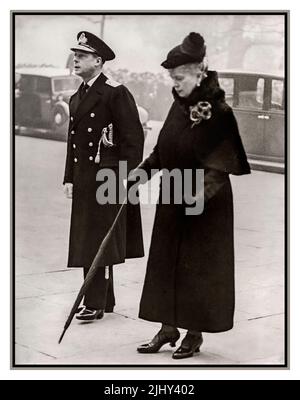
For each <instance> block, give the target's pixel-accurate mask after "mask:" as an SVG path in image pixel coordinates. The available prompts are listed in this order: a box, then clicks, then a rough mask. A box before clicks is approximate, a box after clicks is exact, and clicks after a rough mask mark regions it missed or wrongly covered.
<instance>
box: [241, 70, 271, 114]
mask: <svg viewBox="0 0 300 400" xmlns="http://www.w3.org/2000/svg"><path fill="white" fill-rule="evenodd" d="M264 87H265V79H264V78H258V77H256V76H245V77H242V78H241V80H240V82H239V93H238V106H239V107H241V108H249V109H257V110H261V109H262V108H263V98H264Z"/></svg>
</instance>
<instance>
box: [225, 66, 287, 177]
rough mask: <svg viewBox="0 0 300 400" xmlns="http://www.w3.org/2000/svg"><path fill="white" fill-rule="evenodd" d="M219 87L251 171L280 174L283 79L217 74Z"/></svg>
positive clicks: (282, 168) (236, 73)
mask: <svg viewBox="0 0 300 400" xmlns="http://www.w3.org/2000/svg"><path fill="white" fill-rule="evenodd" d="M218 75H219V82H220V86H221V87H222V88H223V89H224V90H225V92H226V101H227V103H228V104H229V105H230V106H231V107H232V108H233V110H234V113H235V116H236V118H237V121H238V125H239V129H240V133H241V137H242V140H243V143H244V146H245V149H246V152H247V155H248V157H249V161H250V164H251V167H252V168H253V169H261V170H267V171H274V172H284V157H285V143H286V132H285V90H284V89H285V85H284V78H283V76H278V75H271V74H264V73H257V72H255V73H254V72H241V71H232V70H231V71H221V72H219V74H218Z"/></svg>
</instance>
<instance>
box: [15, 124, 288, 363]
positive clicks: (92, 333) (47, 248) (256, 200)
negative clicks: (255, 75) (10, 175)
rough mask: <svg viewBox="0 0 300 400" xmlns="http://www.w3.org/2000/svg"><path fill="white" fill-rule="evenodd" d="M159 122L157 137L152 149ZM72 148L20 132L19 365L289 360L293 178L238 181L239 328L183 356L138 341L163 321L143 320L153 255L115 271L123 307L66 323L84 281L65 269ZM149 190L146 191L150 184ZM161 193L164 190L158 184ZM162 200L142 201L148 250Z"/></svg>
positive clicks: (255, 176) (256, 176)
mask: <svg viewBox="0 0 300 400" xmlns="http://www.w3.org/2000/svg"><path fill="white" fill-rule="evenodd" d="M156 136H157V127H156V125H154V128H153V131H152V132H150V133H149V134H148V137H147V141H146V148H145V153H146V154H148V153H149V151H150V149H151V148H152V146H153V144H154V143H155V139H156ZM65 146H66V144H65V143H61V142H55V141H48V140H41V139H35V138H29V137H19V136H18V137H16V205H15V207H16V252H15V253H16V254H15V256H16V257H15V261H16V264H15V265H16V278H15V282H16V313H15V316H16V347H15V353H16V363H17V364H19V365H28V366H30V365H37V364H39V365H49V366H55V365H58V366H59V365H74V364H76V365H107V366H110V365H116V364H119V365H120V364H121V365H148V364H155V365H164V364H166V365H176V366H180V365H187V364H190V365H195V366H196V365H199V366H203V365H208V366H210V365H232V364H242V365H245V364H246V365H254V364H258V365H261V366H265V365H269V364H272V365H278V366H280V365H282V364H283V363H284V358H283V357H284V176H283V175H278V174H271V173H264V172H255V171H254V172H253V173H252V174H251V175H249V176H242V177H232V178H231V180H232V184H233V192H234V201H235V203H234V204H235V249H236V314H235V320H236V323H235V327H234V329H233V330H231V331H229V332H226V333H219V334H204V344H203V347H202V352H201V353H200V354H199V355H196V356H194V357H193V358H190V359H186V360H181V361H174V360H172V359H171V355H172V349H171V348H170V347H168V346H164V347H163V349H162V351H161V352H160V353H158V354H156V355H141V354H138V353H137V352H136V347H137V346H138V345H139V344H141V343H143V342H144V341H145V340H148V339H151V338H152V337H153V335H154V334H155V333H156V331H157V330H158V329H159V325H158V324H155V323H150V322H147V321H143V320H139V319H138V317H137V314H138V305H139V299H140V295H141V291H142V285H143V279H144V275H145V268H146V257H144V258H143V259H138V260H131V261H129V262H126V264H123V265H120V266H116V267H115V274H114V276H115V291H116V299H117V306H116V308H115V313H113V314H107V315H106V316H105V318H104V319H103V320H101V321H97V322H96V323H93V324H80V323H78V321H76V320H74V321H73V323H72V325H71V327H70V328H69V330H68V332H67V333H66V336H65V338H64V340H63V342H62V344H61V345H58V344H57V341H58V338H59V336H60V333H61V331H62V328H63V325H64V322H65V319H66V317H67V315H68V313H69V311H70V307H71V305H72V303H73V301H74V299H75V297H76V294H77V291H78V289H79V287H80V285H81V283H82V271H81V270H70V269H68V270H67V269H66V261H67V246H68V233H69V219H70V201H69V200H67V199H65V198H64V196H63V193H62V183H61V182H62V176H63V167H64V159H65V150H66V147H65ZM143 190H146V189H143ZM155 194H157V187H156V189H155ZM154 211H155V206H154V205H143V206H142V217H143V230H144V239H145V247H146V254H147V252H148V247H149V242H150V235H151V230H152V224H153V217H154Z"/></svg>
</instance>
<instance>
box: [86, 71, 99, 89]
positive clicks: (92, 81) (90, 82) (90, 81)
mask: <svg viewBox="0 0 300 400" xmlns="http://www.w3.org/2000/svg"><path fill="white" fill-rule="evenodd" d="M100 75H101V72H100V74H98V75H96V76H94V78H92V79H90V80H89V81H88V82H87V85H89V87H91V86H92V85H93V84H94V83H95V81H96V80H97V79H98V77H99V76H100Z"/></svg>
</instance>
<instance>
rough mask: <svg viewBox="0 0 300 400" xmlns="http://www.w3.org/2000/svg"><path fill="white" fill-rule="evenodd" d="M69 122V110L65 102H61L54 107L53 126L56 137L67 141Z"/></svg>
mask: <svg viewBox="0 0 300 400" xmlns="http://www.w3.org/2000/svg"><path fill="white" fill-rule="evenodd" d="M68 121H69V109H68V105H67V103H65V102H63V101H62V102H59V103H57V104H56V105H55V106H54V109H53V117H52V125H53V132H54V134H55V136H57V137H58V138H60V139H63V140H66V138H67V130H68Z"/></svg>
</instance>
